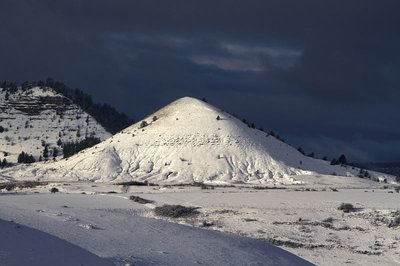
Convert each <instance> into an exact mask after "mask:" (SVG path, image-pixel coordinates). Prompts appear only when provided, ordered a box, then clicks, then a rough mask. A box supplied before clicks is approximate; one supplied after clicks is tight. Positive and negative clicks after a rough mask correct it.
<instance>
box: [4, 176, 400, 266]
mask: <svg viewBox="0 0 400 266" xmlns="http://www.w3.org/2000/svg"><path fill="white" fill-rule="evenodd" d="M304 178H311V177H304ZM313 178H314V180H318V182H314V183H315V184H314V185H313V186H312V187H310V186H307V187H305V186H300V185H299V186H288V187H281V189H265V188H264V189H260V188H258V189H257V188H254V187H253V188H249V187H244V186H242V187H225V188H215V189H201V188H199V187H186V186H184V187H182V186H177V187H176V186H175V187H174V186H163V187H161V186H154V187H134V186H131V187H129V189H128V191H126V190H124V189H122V187H121V186H118V185H112V184H101V183H97V184H93V183H80V182H78V183H64V184H49V185H47V186H46V187H38V188H32V189H24V190H17V192H16V193H14V194H10V193H5V192H3V193H1V194H0V219H2V220H4V221H10V220H13V221H14V222H15V223H16V224H22V225H24V226H29V227H31V228H35V229H38V230H40V231H42V232H45V233H47V234H50V235H52V236H55V237H58V238H59V241H67V242H69V243H70V244H72V245H74V246H75V247H73V246H72V247H70V250H71V251H70V252H83V253H82V254H84V255H82V256H83V257H82V258H83V259H87V260H91V259H93V260H95V259H101V263H104V264H106V263H108V262H110V261H112V263H117V265H118V264H119V265H124V264H126V263H133V264H134V265H154V264H167V265H190V264H199V263H203V264H208V265H227V264H228V265H229V264H230V265H249V264H252V265H273V264H276V265H293V264H294V265H301V264H302V263H306V262H305V261H302V260H301V259H299V258H298V257H295V256H293V255H291V254H290V253H287V252H285V251H283V250H281V249H279V248H275V247H272V246H270V245H269V244H267V243H272V244H274V245H277V246H280V247H281V248H283V249H285V250H287V251H289V252H291V253H293V254H296V255H298V256H300V257H302V258H304V259H306V260H308V261H310V262H312V263H315V264H318V265H343V264H345V263H348V264H351V265H378V264H379V265H399V264H400V244H399V242H400V225H396V224H395V223H393V221H395V220H396V217H400V207H399V200H400V194H398V193H396V192H395V191H394V190H393V187H386V185H383V184H379V183H376V182H371V181H368V180H364V179H355V178H350V179H349V178H348V177H337V176H314V177H313ZM328 183H330V184H333V185H332V186H329V185H327V184H328ZM52 186H56V187H57V188H59V189H60V193H56V194H49V192H48V191H49V188H50V187H52ZM335 190H337V191H335ZM121 191H123V193H122V192H121ZM35 192H38V194H36V193H35ZM83 192H84V193H85V194H81V193H83ZM131 195H135V196H140V197H142V198H145V199H149V200H154V204H144V205H143V204H142V205H141V204H137V203H134V202H132V201H131V200H129V199H128V198H129V196H131ZM343 202H345V203H351V204H353V205H354V207H355V209H354V211H353V212H350V213H344V212H342V211H340V210H338V209H337V208H338V206H339V205H340V204H341V203H343ZM163 204H181V205H185V206H196V207H200V209H199V211H200V214H199V215H198V216H195V217H191V218H179V219H171V218H168V219H167V218H162V217H158V216H155V215H154V212H153V208H154V207H155V206H161V205H163ZM153 218H156V219H153ZM398 219H400V218H398ZM170 222H174V223H170ZM2 223H4V222H2ZM177 223H178V224H177ZM179 223H180V224H184V225H190V226H191V227H188V226H183V225H179ZM7 224H8V226H9V227H10V224H11V223H10V222H7ZM16 224H13V228H14V229H13V230H14V231H15V234H16V235H15V236H17V233H18V232H20V231H21V230H20V228H18V226H16ZM196 227H203V228H206V229H209V230H205V229H199V228H196ZM2 228H3V227H2ZM2 230H4V228H3V229H2ZM22 230H25V229H24V228H23V229H22ZM215 231H221V232H225V233H234V234H235V235H236V236H235V235H229V234H228V235H226V234H220V233H217V232H215ZM2 235H3V234H2ZM238 235H241V236H247V237H252V238H254V239H250V238H243V237H239V236H238ZM44 238H46V237H44ZM256 239H258V240H256ZM49 241H50V240H49ZM0 245H1V246H0V257H1V256H2V258H6V257H7V254H11V253H7V252H9V251H7V252H4V251H3V250H7V249H6V248H7V247H8V250H10V247H9V244H8V243H7V242H5V241H4V238H2V239H1V242H0ZM60 245H61V244H60ZM74 248H76V249H77V250H76V251H75V250H73V249H74ZM79 249H83V250H79ZM11 250H12V249H11ZM85 252H86V253H85ZM17 254H21V252H20V253H17ZM27 254H29V253H27ZM8 256H9V258H10V256H11V255H8ZM12 257H13V256H12ZM6 265H13V264H6ZM14 265H18V264H14ZM30 265H32V264H30ZM40 265H43V264H40ZM84 265H91V264H90V263H89V264H84ZM95 265H102V264H100V262H99V263H96V264H95Z"/></svg>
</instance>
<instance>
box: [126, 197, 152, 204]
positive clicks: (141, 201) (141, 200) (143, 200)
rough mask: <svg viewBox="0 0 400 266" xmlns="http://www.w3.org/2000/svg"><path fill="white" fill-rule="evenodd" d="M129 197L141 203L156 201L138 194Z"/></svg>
mask: <svg viewBox="0 0 400 266" xmlns="http://www.w3.org/2000/svg"><path fill="white" fill-rule="evenodd" d="M129 199H130V200H132V201H134V202H137V203H140V204H147V203H153V202H154V201H153V200H148V199H144V198H141V197H138V196H130V197H129Z"/></svg>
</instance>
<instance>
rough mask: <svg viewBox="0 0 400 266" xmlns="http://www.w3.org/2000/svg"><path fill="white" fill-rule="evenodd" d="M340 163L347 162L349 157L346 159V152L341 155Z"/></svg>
mask: <svg viewBox="0 0 400 266" xmlns="http://www.w3.org/2000/svg"><path fill="white" fill-rule="evenodd" d="M338 163H339V164H347V159H346V156H345V155H344V154H342V155H340V157H339V159H338Z"/></svg>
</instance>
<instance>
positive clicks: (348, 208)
mask: <svg viewBox="0 0 400 266" xmlns="http://www.w3.org/2000/svg"><path fill="white" fill-rule="evenodd" d="M338 210H341V211H343V212H346V213H348V212H351V211H353V210H354V206H353V204H351V203H342V204H340V206H339V207H338Z"/></svg>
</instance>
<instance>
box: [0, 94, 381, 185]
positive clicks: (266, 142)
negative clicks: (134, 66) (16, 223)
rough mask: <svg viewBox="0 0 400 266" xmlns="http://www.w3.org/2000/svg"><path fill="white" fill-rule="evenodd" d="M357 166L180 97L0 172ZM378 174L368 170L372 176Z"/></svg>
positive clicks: (244, 172) (106, 176)
mask: <svg viewBox="0 0 400 266" xmlns="http://www.w3.org/2000/svg"><path fill="white" fill-rule="evenodd" d="M359 171H360V169H357V168H355V167H351V166H347V165H331V164H330V162H328V161H324V160H319V159H314V158H311V157H308V156H305V155H304V154H302V153H301V152H299V151H298V150H297V149H295V148H293V147H292V146H290V145H288V144H286V143H284V142H282V141H280V140H279V139H277V138H276V137H274V136H272V135H271V134H269V133H266V132H263V131H261V130H258V129H255V128H252V127H251V125H248V124H246V123H243V122H242V121H240V120H238V119H237V118H235V117H234V116H232V115H230V114H228V113H226V112H224V111H222V110H220V109H218V108H216V107H214V106H212V105H210V104H207V103H205V102H203V101H200V100H198V99H194V98H190V97H184V98H181V99H179V100H176V101H175V102H172V103H171V104H169V105H167V106H165V107H164V108H162V109H160V110H159V111H157V112H155V113H153V114H151V115H149V116H148V117H146V118H144V119H143V120H142V121H140V122H138V123H136V124H133V125H132V126H130V127H128V128H126V129H124V130H122V131H121V132H119V133H117V134H116V135H114V136H112V137H111V138H108V139H107V140H105V141H103V142H101V143H99V144H97V145H95V146H93V147H91V148H89V149H86V150H84V151H82V152H80V153H78V154H76V155H74V156H72V157H70V158H68V160H60V161H58V162H55V163H47V164H37V165H33V166H31V167H25V166H22V167H16V168H14V169H8V170H7V171H4V172H3V174H5V175H6V176H10V177H14V178H17V179H19V178H35V179H37V178H39V179H40V178H45V179H48V178H57V179H59V180H90V181H101V182H110V181H114V182H122V181H132V180H135V181H148V182H153V183H193V182H205V183H214V184H218V183H220V184H241V183H247V184H271V185H279V184H298V183H299V182H300V183H301V180H302V178H300V179H298V178H297V177H296V176H307V175H311V176H313V175H314V176H315V175H319V174H326V175H340V176H346V177H349V180H360V179H359V177H358V175H359ZM380 176H382V175H381V174H380V173H375V172H371V173H369V174H368V178H369V179H372V180H378V177H380ZM363 177H365V176H363ZM353 178H355V179H353ZM318 180H319V179H318V178H316V179H315V180H314V181H313V182H319V181H318Z"/></svg>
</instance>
